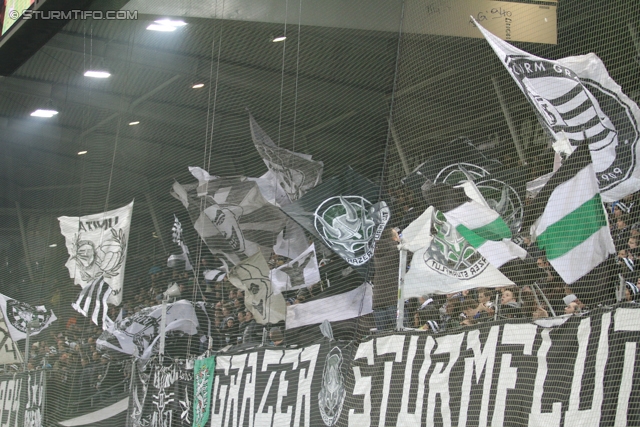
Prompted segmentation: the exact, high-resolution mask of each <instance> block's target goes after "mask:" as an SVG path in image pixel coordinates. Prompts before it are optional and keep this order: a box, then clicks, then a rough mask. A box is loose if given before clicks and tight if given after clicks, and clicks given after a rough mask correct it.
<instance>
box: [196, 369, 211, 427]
mask: <svg viewBox="0 0 640 427" xmlns="http://www.w3.org/2000/svg"><path fill="white" fill-rule="evenodd" d="M215 370H216V357H215V356H212V357H208V358H206V359H198V360H196V361H195V364H194V368H193V427H204V426H206V425H207V422H208V421H209V413H210V412H211V386H212V384H213V375H214V373H215Z"/></svg>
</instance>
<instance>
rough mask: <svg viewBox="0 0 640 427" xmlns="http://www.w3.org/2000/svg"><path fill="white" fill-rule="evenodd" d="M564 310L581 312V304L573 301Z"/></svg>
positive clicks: (568, 312)
mask: <svg viewBox="0 0 640 427" xmlns="http://www.w3.org/2000/svg"><path fill="white" fill-rule="evenodd" d="M564 312H565V314H575V313H580V304H579V303H578V302H576V301H572V302H570V303H569V304H568V305H567V306H566V307H565V308H564Z"/></svg>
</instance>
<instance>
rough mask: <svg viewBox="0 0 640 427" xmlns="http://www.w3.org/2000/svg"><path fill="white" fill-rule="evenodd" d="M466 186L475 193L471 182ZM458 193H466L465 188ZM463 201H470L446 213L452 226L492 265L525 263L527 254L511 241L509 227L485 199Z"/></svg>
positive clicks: (480, 197) (498, 266)
mask: <svg viewBox="0 0 640 427" xmlns="http://www.w3.org/2000/svg"><path fill="white" fill-rule="evenodd" d="M464 185H466V186H470V187H472V188H473V189H475V188H474V187H475V186H474V184H473V182H471V181H467V182H466V183H465V184H464ZM450 190H451V191H455V190H454V189H450ZM457 190H458V191H462V192H463V193H464V190H463V189H462V188H459V189H457ZM475 190H476V191H477V189H475ZM477 194H478V195H479V194H480V192H479V191H477ZM463 197H464V198H466V199H467V201H465V202H464V203H462V204H461V205H459V206H457V207H455V208H453V209H451V210H449V211H447V212H444V216H445V218H446V219H447V221H448V222H449V224H451V226H452V227H454V228H455V229H456V231H457V232H458V233H459V234H460V235H461V236H462V237H464V239H465V240H466V241H467V242H469V244H470V245H471V246H473V247H474V248H476V249H477V250H478V252H479V253H480V254H481V255H482V256H483V257H485V258H486V259H487V261H489V263H490V264H491V265H493V266H494V267H496V268H500V267H502V266H503V265H504V264H506V263H507V262H509V261H511V260H512V259H515V258H520V259H524V258H525V257H526V256H527V251H526V250H524V249H522V248H521V247H520V246H518V245H516V244H515V243H514V242H512V241H511V238H512V234H511V230H510V229H509V226H508V225H507V223H505V222H504V220H503V219H502V218H501V217H500V215H499V214H498V213H497V212H496V211H494V210H493V209H491V208H490V207H489V206H488V205H487V203H486V202H485V200H484V199H483V198H482V196H481V195H480V196H479V199H478V200H473V199H470V198H467V197H465V196H463Z"/></svg>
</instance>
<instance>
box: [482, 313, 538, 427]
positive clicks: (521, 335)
mask: <svg viewBox="0 0 640 427" xmlns="http://www.w3.org/2000/svg"><path fill="white" fill-rule="evenodd" d="M537 328H538V327H537V326H536V325H520V324H518V325H512V324H510V323H507V324H506V325H504V329H503V331H502V344H505V345H522V346H524V349H523V351H522V354H525V355H531V353H532V351H533V342H534V340H535V339H536V330H537ZM512 357H513V355H512V354H503V355H502V358H501V361H500V374H499V376H498V389H497V390H496V402H495V405H494V410H493V417H492V418H491V426H492V427H501V426H502V425H503V424H504V412H505V410H506V409H507V407H506V405H507V390H510V389H511V390H512V389H514V388H515V387H516V380H517V379H518V369H517V368H513V367H512V366H511V358H512Z"/></svg>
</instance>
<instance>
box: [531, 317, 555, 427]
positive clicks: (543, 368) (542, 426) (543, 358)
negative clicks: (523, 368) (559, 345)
mask: <svg viewBox="0 0 640 427" xmlns="http://www.w3.org/2000/svg"><path fill="white" fill-rule="evenodd" d="M549 333H551V329H544V330H543V331H542V333H541V334H540V335H541V336H542V343H541V344H540V348H538V369H537V371H536V380H535V384H534V386H533V402H532V403H531V413H530V414H529V427H560V418H561V417H562V412H561V411H562V403H561V402H554V403H553V405H551V412H545V413H542V395H543V394H544V382H545V380H546V379H547V372H548V366H547V353H548V352H549V349H550V348H551V337H550V336H549Z"/></svg>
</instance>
